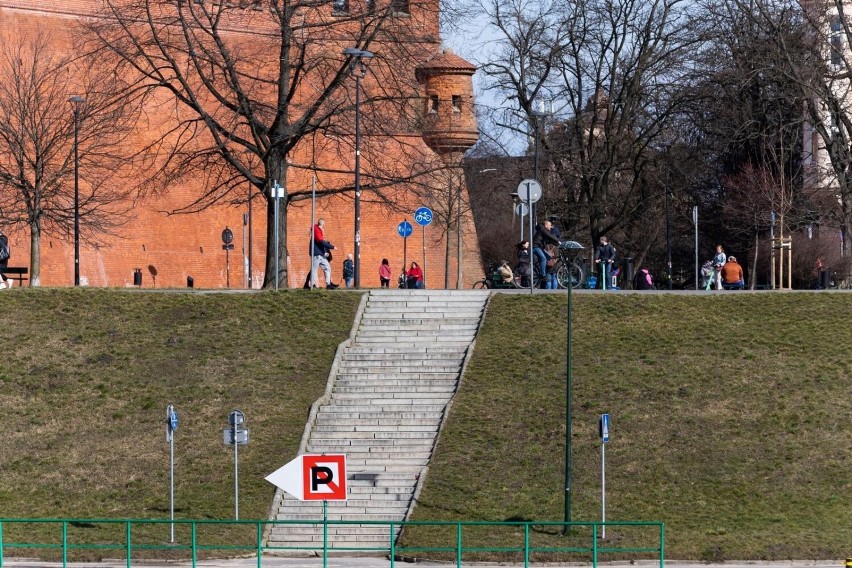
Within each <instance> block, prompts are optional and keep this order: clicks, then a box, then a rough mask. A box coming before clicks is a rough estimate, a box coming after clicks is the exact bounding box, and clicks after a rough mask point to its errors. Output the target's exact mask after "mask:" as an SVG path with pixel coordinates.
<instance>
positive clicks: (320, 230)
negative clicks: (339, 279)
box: [311, 219, 339, 290]
mask: <svg viewBox="0 0 852 568" xmlns="http://www.w3.org/2000/svg"><path fill="white" fill-rule="evenodd" d="M324 228H325V219H319V220H318V221H317V224H316V225H314V242H313V250H312V251H311V256H312V258H313V262H312V263H311V288H316V286H317V270H318V269H320V268H322V270H323V272H324V273H325V287H326V288H327V289H328V290H334V289H335V288H338V287H339V286H338V285H337V284H335V283H333V282H332V281H331V265H330V264H329V261H330V260H331V251H333V250H334V249H335V248H337V247H335V246H334V245H333V244H331V243H330V242H328V241H327V240H325V232H324Z"/></svg>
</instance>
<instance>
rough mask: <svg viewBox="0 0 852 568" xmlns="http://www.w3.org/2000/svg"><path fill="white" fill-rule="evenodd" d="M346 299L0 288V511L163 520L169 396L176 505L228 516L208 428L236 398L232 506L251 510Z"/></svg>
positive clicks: (292, 438)
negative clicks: (243, 430)
mask: <svg viewBox="0 0 852 568" xmlns="http://www.w3.org/2000/svg"><path fill="white" fill-rule="evenodd" d="M359 300H360V296H359V295H358V294H347V293H331V294H326V293H323V292H320V293H311V294H303V293H282V294H276V293H261V294H250V295H249V294H205V295H198V294H182V293H181V294H171V293H160V294H145V293H133V292H127V291H114V290H56V289H42V290H35V289H34V290H12V291H10V292H4V293H3V295H2V296H0V302H1V303H0V322H2V325H0V329H2V331H0V350H2V353H3V356H2V357H0V408H2V412H3V416H4V420H3V421H4V432H5V434H4V440H3V444H0V472H2V473H0V478H2V483H0V517H29V518H33V517H73V518H161V519H162V518H168V515H169V485H168V480H169V477H168V474H169V447H168V444H167V443H166V441H165V408H166V405H168V404H174V405H175V407H176V410H177V412H178V417H179V427H178V430H177V432H176V435H175V507H176V517H178V518H189V519H228V518H231V519H232V518H233V512H234V502H233V495H234V491H233V483H234V480H233V449H232V447H230V446H226V445H224V443H223V440H222V430H223V429H224V428H226V427H227V426H228V413H229V412H230V411H231V410H233V409H240V410H242V411H243V412H244V413H245V415H246V425H247V426H248V428H249V430H250V433H251V441H250V444H249V445H248V446H245V447H243V448H242V449H241V451H240V517H241V518H246V519H264V518H266V516H267V514H268V512H269V507H270V503H271V499H272V496H273V494H274V487H273V486H271V485H270V484H269V483H268V482H267V481H265V480H264V477H265V476H266V475H268V474H269V473H271V472H272V471H274V470H275V469H276V468H277V467H279V466H281V465H283V464H284V463H286V462H287V461H289V460H291V459H292V458H293V457H294V456H295V455H296V452H297V450H298V446H299V441H300V439H301V437H302V433H303V431H304V425H305V420H306V417H307V415H308V410H309V408H310V405H311V404H312V403H313V402H314V401H315V400H316V399H317V398H318V397H319V396H320V395H321V394H322V393H323V391H324V390H325V385H326V381H327V379H328V371H329V368H330V366H331V362H332V360H333V358H334V352H335V349H336V347H337V345H338V343H340V342H341V341H343V340H344V339H345V338H346V337H347V336H348V335H349V331H350V329H351V326H352V319H353V316H354V313H355V310H356V308H357V305H358V302H359ZM5 528H6V530H5V531H4V532H5V533H6V538H7V539H10V538H14V536H13V529H14V527H11V526H10V525H7V526H6V527H5ZM181 530H182V531H183V529H181ZM183 532H185V531H183ZM249 533H250V534H251V531H249ZM53 534H54V536H56V535H58V532H57V529H54V530H53ZM117 537H118V539H117V540H114V541H113V542H122V540H123V536H122V535H121V531H119V533H118V535H117ZM53 540H54V542H55V541H56V539H55V538H54V539H53ZM14 553H15V552H13V551H11V550H10V551H7V554H14ZM18 554H20V551H18ZM113 555H114V554H113Z"/></svg>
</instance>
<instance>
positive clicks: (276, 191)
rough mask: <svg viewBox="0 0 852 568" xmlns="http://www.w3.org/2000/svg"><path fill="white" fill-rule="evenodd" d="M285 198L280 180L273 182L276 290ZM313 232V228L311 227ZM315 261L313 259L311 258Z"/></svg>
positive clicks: (276, 286)
mask: <svg viewBox="0 0 852 568" xmlns="http://www.w3.org/2000/svg"><path fill="white" fill-rule="evenodd" d="M283 196H284V191H283V188H282V187H281V186H280V185H278V180H275V181H273V182H272V199H273V200H274V201H275V213H274V217H275V289H276V290H278V275H279V274H280V272H279V269H278V200H279V199H280V198H281V197H283ZM311 230H312V231H313V227H311ZM313 254H314V253H313V251H311V255H313ZM311 261H313V257H312V258H311Z"/></svg>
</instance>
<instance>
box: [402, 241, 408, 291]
mask: <svg viewBox="0 0 852 568" xmlns="http://www.w3.org/2000/svg"><path fill="white" fill-rule="evenodd" d="M406 270H408V237H402V273H403V274H405V272H406ZM405 287H406V288H407V287H408V279H407V278H406V279H405Z"/></svg>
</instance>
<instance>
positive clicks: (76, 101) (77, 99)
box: [68, 95, 86, 286]
mask: <svg viewBox="0 0 852 568" xmlns="http://www.w3.org/2000/svg"><path fill="white" fill-rule="evenodd" d="M68 102H69V103H71V105H72V107H73V108H74V286H79V285H80V155H79V136H80V110H81V107H82V106H83V103H85V102H86V99H84V98H83V97H81V96H79V95H74V96H73V97H71V98H70V99H68Z"/></svg>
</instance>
